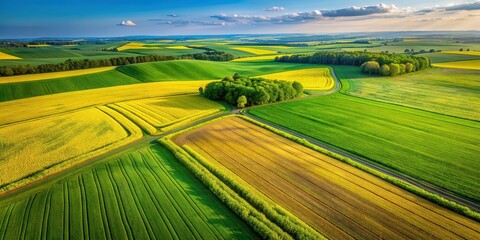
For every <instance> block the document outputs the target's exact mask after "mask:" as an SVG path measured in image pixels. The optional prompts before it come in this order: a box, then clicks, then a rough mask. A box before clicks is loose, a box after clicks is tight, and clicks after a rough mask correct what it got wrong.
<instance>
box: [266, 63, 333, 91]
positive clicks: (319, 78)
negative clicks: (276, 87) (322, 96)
mask: <svg viewBox="0 0 480 240" xmlns="http://www.w3.org/2000/svg"><path fill="white" fill-rule="evenodd" d="M259 77H262V78H266V79H277V80H286V81H297V82H300V83H301V84H302V85H303V88H305V89H308V90H329V89H332V88H333V86H334V84H335V81H334V80H333V77H332V75H331V73H330V69H329V68H325V67H324V68H309V69H301V70H293V71H287V72H280V73H272V74H267V75H262V76H259Z"/></svg>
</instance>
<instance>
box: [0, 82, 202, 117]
mask: <svg viewBox="0 0 480 240" xmlns="http://www.w3.org/2000/svg"><path fill="white" fill-rule="evenodd" d="M209 82H210V81H179V82H158V83H143V84H131V85H126V86H116V87H108V88H101V89H90V90H84V91H75V92H66V93H58V94H52V95H45V96H39V97H34V98H25V99H18V100H14V101H7V102H0V125H4V124H9V123H15V122H20V121H25V120H28V119H32V118H38V117H44V116H48V115H52V114H58V113H63V112H68V111H72V110H76V109H80V108H85V107H91V106H97V105H106V104H110V103H116V102H121V101H128V100H134V99H142V98H152V97H165V96H174V95H181V94H187V93H198V88H199V87H201V86H205V85H206V84H207V83H209ZM32 106H35V107H34V108H35V111H32V108H33V107H32Z"/></svg>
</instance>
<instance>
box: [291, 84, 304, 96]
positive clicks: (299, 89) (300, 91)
mask: <svg viewBox="0 0 480 240" xmlns="http://www.w3.org/2000/svg"><path fill="white" fill-rule="evenodd" d="M292 87H293V88H294V89H295V91H296V92H297V94H296V95H295V97H300V96H302V95H303V85H302V84H301V83H299V82H297V81H294V82H293V83H292Z"/></svg>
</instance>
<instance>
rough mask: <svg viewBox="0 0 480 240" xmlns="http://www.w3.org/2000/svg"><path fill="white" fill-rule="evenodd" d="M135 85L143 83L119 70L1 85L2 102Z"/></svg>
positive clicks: (0, 97)
mask: <svg viewBox="0 0 480 240" xmlns="http://www.w3.org/2000/svg"><path fill="white" fill-rule="evenodd" d="M135 83H141V82H140V81H138V80H136V79H135V78H132V77H129V76H127V75H125V74H122V73H121V72H118V71H117V70H110V71H106V72H100V73H93V74H86V75H80V76H74V77H65V78H55V79H51V80H39V81H30V82H17V83H4V84H0V101H9V100H15V99H21V98H28V97H35V96H42V95H48V94H54V93H61V92H71V91H79V90H86V89H93V88H102V87H111V86H117V85H127V84H135Z"/></svg>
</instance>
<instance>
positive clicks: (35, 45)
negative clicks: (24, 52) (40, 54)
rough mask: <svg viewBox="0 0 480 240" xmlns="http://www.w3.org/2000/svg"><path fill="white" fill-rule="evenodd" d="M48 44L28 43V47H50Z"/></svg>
mask: <svg viewBox="0 0 480 240" xmlns="http://www.w3.org/2000/svg"><path fill="white" fill-rule="evenodd" d="M48 46H50V45H48V44H28V45H27V47H29V48H39V47H48Z"/></svg>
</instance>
